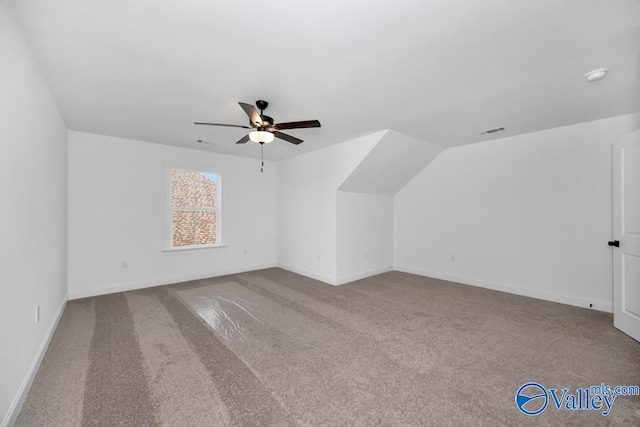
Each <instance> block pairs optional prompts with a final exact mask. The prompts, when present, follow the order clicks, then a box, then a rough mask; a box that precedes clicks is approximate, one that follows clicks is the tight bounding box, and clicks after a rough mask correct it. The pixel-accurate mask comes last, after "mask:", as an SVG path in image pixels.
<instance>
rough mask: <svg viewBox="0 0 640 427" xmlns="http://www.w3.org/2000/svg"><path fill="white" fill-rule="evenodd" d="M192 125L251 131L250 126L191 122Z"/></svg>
mask: <svg viewBox="0 0 640 427" xmlns="http://www.w3.org/2000/svg"><path fill="white" fill-rule="evenodd" d="M193 124H194V125H207V126H226V127H230V128H243V129H253V128H252V127H250V126H241V125H227V124H224V123H205V122H193Z"/></svg>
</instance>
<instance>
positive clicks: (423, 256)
mask: <svg viewBox="0 0 640 427" xmlns="http://www.w3.org/2000/svg"><path fill="white" fill-rule="evenodd" d="M639 123H640V115H638V114H636V115H627V116H620V117H614V118H610V119H605V120H599V121H594V122H589V123H582V124H578V125H573V126H567V127H561V128H556V129H551V130H547V131H543V132H536V133H531V134H526V135H519V136H514V137H509V138H503V139H499V140H494V141H489V142H486V143H479V144H472V145H466V146H461V147H456V148H452V149H448V150H445V151H444V152H443V153H442V154H441V155H440V156H439V157H438V158H436V159H435V160H434V161H433V162H432V163H431V164H430V165H429V166H427V168H425V169H424V170H423V171H422V172H421V173H420V174H418V175H417V176H416V178H415V179H414V180H413V181H411V182H410V183H409V184H407V185H406V186H405V187H404V188H403V189H402V190H401V191H400V192H399V193H398V194H397V195H396V196H395V200H394V234H395V236H394V237H395V264H396V268H397V269H399V270H402V271H407V272H413V273H417V274H423V275H427V276H432V277H439V278H444V279H450V280H455V281H459V282H462V283H468V284H474V285H479V286H484V287H489V288H493V289H500V290H506V291H509V292H514V293H518V294H523V295H529V296H533V297H539V298H545V299H549V300H554V301H559V302H564V303H568V304H574V305H581V306H589V304H590V303H591V304H594V308H597V309H600V310H606V311H611V307H612V277H611V275H612V266H611V251H610V249H609V248H608V247H607V241H608V240H610V239H611V221H612V217H611V203H612V201H611V172H612V171H611V143H612V141H613V140H614V139H616V138H618V137H620V136H621V135H623V134H625V133H628V132H630V131H631V130H634V129H637V128H638V127H639V126H638V124H639ZM454 254H455V256H456V260H455V262H454V261H451V256H452V255H454Z"/></svg>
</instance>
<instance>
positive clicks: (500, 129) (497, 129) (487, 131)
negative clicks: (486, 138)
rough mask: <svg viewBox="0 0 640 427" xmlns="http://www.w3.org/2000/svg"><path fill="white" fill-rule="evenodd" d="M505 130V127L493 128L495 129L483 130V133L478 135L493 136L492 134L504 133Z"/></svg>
mask: <svg viewBox="0 0 640 427" xmlns="http://www.w3.org/2000/svg"><path fill="white" fill-rule="evenodd" d="M503 130H505V128H504V126H500V127H497V128H493V129H487V130H482V131H480V132H478V133H479V134H480V135H491V134H492V133H498V132H502V131H503Z"/></svg>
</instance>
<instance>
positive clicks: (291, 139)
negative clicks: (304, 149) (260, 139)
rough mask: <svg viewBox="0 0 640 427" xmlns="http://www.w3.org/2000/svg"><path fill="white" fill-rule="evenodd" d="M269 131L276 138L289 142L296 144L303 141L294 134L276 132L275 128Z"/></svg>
mask: <svg viewBox="0 0 640 427" xmlns="http://www.w3.org/2000/svg"><path fill="white" fill-rule="evenodd" d="M271 133H272V134H274V135H275V136H276V138H280V139H284V140H285V141H287V142H290V143H292V144H296V145H298V144H300V143H301V142H303V141H302V140H301V139H298V138H296V137H295V136H291V135H287V134H286V133H282V132H278V131H277V130H274V131H273V132H271Z"/></svg>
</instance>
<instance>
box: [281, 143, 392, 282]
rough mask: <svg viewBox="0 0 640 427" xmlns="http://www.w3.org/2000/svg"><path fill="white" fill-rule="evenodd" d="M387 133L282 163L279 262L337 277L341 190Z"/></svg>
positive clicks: (325, 277)
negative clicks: (338, 216)
mask: <svg viewBox="0 0 640 427" xmlns="http://www.w3.org/2000/svg"><path fill="white" fill-rule="evenodd" d="M382 135H384V131H382V132H377V133H374V134H370V135H367V136H364V137H361V138H357V139H354V140H351V141H347V142H344V143H341V144H337V145H332V146H330V147H327V148H324V149H321V150H316V151H312V152H310V153H307V154H303V155H300V156H296V157H291V158H289V159H286V160H282V161H280V162H278V184H277V187H278V265H279V266H280V267H282V268H285V269H288V270H290V271H294V272H296V273H300V274H303V275H306V276H309V277H313V278H315V279H318V280H322V281H324V282H327V283H331V284H335V283H336V277H337V253H336V250H337V230H336V224H337V221H336V218H337V194H336V193H337V190H338V187H339V186H340V185H341V184H342V183H343V182H344V180H345V179H346V178H347V177H348V176H349V174H350V173H351V172H352V171H353V170H354V168H355V167H356V166H357V165H358V164H359V163H360V162H361V161H362V159H363V158H364V157H365V156H366V155H367V153H368V152H369V151H370V150H371V148H372V147H373V146H374V145H375V144H376V143H377V142H378V141H379V140H380V138H381V137H382Z"/></svg>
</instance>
